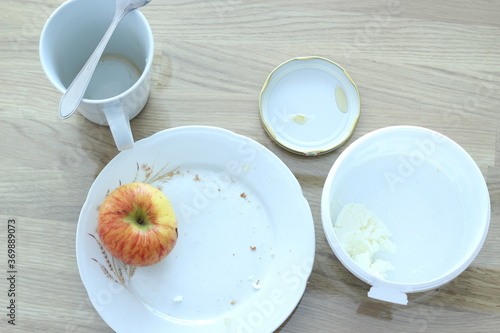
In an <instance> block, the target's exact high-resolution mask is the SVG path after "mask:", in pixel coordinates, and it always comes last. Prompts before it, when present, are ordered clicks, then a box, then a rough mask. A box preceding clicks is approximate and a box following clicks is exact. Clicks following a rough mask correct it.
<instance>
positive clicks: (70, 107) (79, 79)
mask: <svg viewBox="0 0 500 333" xmlns="http://www.w3.org/2000/svg"><path fill="white" fill-rule="evenodd" d="M150 1H151V0H115V15H114V17H113V21H111V24H110V26H109V28H108V30H107V31H106V33H105V34H104V36H103V37H102V39H101V41H100V42H99V44H98V45H97V47H96V49H95V50H94V53H92V55H91V56H90V58H89V59H88V60H87V62H86V63H85V65H84V66H83V68H82V69H81V70H80V73H78V75H77V76H76V77H75V79H74V80H73V82H72V83H71V85H70V86H69V87H68V90H66V93H64V95H63V97H62V98H61V102H60V103H59V116H60V117H61V119H67V118H69V117H70V116H71V115H72V114H73V113H75V111H76V109H77V108H78V105H80V102H81V101H82V98H83V95H84V94H85V91H86V90H87V87H88V85H89V82H90V79H91V78H92V75H93V74H94V71H95V69H96V67H97V64H98V63H99V59H101V56H102V53H103V52H104V49H105V48H106V45H108V42H109V39H110V38H111V36H112V35H113V32H114V31H115V29H116V27H117V26H118V23H120V21H121V19H122V18H124V17H125V15H127V14H128V13H129V12H131V11H133V10H134V9H137V8H140V7H143V6H145V5H147V4H148V3H149V2H150Z"/></svg>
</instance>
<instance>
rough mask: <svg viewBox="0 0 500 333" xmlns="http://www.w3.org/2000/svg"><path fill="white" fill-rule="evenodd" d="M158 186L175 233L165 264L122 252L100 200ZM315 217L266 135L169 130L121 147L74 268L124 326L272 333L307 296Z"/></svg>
mask: <svg viewBox="0 0 500 333" xmlns="http://www.w3.org/2000/svg"><path fill="white" fill-rule="evenodd" d="M134 181H138V182H147V183H151V184H153V185H154V186H156V187H158V188H159V189H160V190H162V191H163V192H164V193H165V194H166V195H167V197H168V198H169V199H170V201H171V203H172V206H173V207H174V210H175V212H176V215H177V219H178V231H179V238H178V241H177V244H176V246H175V248H174V250H173V251H172V252H171V253H170V254H169V256H167V258H166V259H164V260H163V261H161V262H160V263H158V264H156V265H153V266H149V267H138V268H133V267H130V266H126V265H124V264H123V263H121V262H120V261H118V260H117V259H114V258H113V257H112V256H111V255H110V254H109V253H107V252H106V251H105V250H104V248H103V247H102V245H101V243H100V241H99V237H98V235H97V232H96V226H97V215H98V207H99V205H100V204H101V203H102V201H103V200H104V198H105V197H106V195H107V194H108V193H109V192H110V191H112V190H114V189H115V188H116V187H118V186H119V185H120V184H126V183H131V182H134ZM314 252H315V236H314V224H313V219H312V215H311V210H310V208H309V205H308V203H307V201H306V199H305V198H304V196H303V194H302V190H301V188H300V185H299V183H298V182H297V180H296V178H295V177H294V175H293V174H292V172H291V171H290V170H289V169H288V168H287V166H286V165H285V164H284V163H283V162H282V161H281V160H280V159H279V158H278V157H276V156H275V155H274V154H273V153H272V152H271V151H269V150H268V149H266V148H265V147H263V146H262V145H260V144H259V143H257V142H255V141H253V140H251V139H249V138H247V137H244V136H241V135H237V134H235V133H233V132H230V131H227V130H223V129H220V128H214V127H204V126H189V127H179V128H174V129H168V130H165V131H162V132H159V133H157V134H155V135H153V136H151V137H149V138H146V139H144V140H141V141H139V142H137V143H136V144H135V146H134V148H132V149H130V150H126V151H123V152H121V153H119V154H118V155H117V156H116V157H115V158H114V159H113V160H112V161H111V162H110V163H109V164H108V165H107V166H106V167H105V168H104V169H103V170H102V172H101V173H100V174H99V176H98V177H97V178H96V180H95V182H94V184H93V185H92V187H91V188H90V191H89V194H88V197H87V200H86V202H85V204H84V205H83V208H82V211H81V213H80V217H79V220H78V228H77V236H76V254H77V261H78V269H79V271H80V276H81V278H82V281H83V284H84V285H85V287H86V289H87V292H88V295H89V297H90V300H91V302H92V304H93V305H94V307H95V309H96V310H97V312H98V313H99V314H100V315H101V317H102V318H103V319H104V320H105V321H106V323H107V324H108V325H109V326H110V327H111V328H112V329H114V330H115V331H117V332H176V333H182V332H186V333H188V332H189V333H194V332H204V333H206V332H217V333H219V332H242V333H243V332H245V333H250V332H272V331H274V330H275V329H276V328H278V327H279V326H280V325H281V324H282V323H283V322H284V321H285V320H286V319H287V317H288V316H289V315H290V314H291V313H292V311H293V310H294V308H295V307H296V306H297V304H298V302H299V301H300V299H301V297H302V295H303V293H304V290H305V287H306V283H307V279H308V278H309V275H310V273H311V270H312V265H313V261H314Z"/></svg>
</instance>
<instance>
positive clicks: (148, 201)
mask: <svg viewBox="0 0 500 333" xmlns="http://www.w3.org/2000/svg"><path fill="white" fill-rule="evenodd" d="M97 233H98V234H99V237H100V239H101V242H102V244H103V245H104V247H105V248H106V249H107V250H108V251H109V253H111V254H112V255H113V256H114V257H115V258H117V259H119V260H121V261H122V262H123V263H125V264H128V265H131V266H140V267H142V266H150V265H154V264H156V263H158V262H160V261H161V260H163V259H164V258H165V257H166V256H167V255H168V254H169V253H170V252H171V251H172V249H173V248H174V246H175V243H176V242H177V219H176V217H175V214H174V210H173V208H172V205H171V204H170V201H169V200H168V198H167V197H166V196H165V195H164V194H163V193H162V192H161V191H160V190H158V189H157V188H156V187H154V186H152V185H149V184H146V183H130V184H126V185H121V186H120V187H118V188H116V189H115V190H114V191H113V192H111V193H110V194H109V195H108V196H107V197H106V199H105V200H104V202H103V203H102V205H101V207H100V208H99V217H98V221H97Z"/></svg>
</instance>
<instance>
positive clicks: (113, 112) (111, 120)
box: [104, 102, 134, 151]
mask: <svg viewBox="0 0 500 333" xmlns="http://www.w3.org/2000/svg"><path fill="white" fill-rule="evenodd" d="M104 114H105V115H106V119H107V121H108V125H109V128H110V129H111V134H113V139H115V144H116V147H118V150H119V151H123V150H126V149H130V148H132V147H133V146H134V138H133V136H132V129H131V128H130V119H129V118H128V117H127V116H126V115H125V112H124V110H123V107H122V105H121V103H119V102H116V103H112V104H111V105H106V104H105V106H104Z"/></svg>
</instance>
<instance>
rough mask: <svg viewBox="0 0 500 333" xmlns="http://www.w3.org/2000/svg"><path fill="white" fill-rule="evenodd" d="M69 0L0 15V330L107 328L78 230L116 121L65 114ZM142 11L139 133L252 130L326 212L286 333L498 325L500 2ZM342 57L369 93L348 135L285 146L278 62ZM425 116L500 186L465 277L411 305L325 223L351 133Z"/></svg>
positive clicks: (223, 1) (10, 5) (110, 149)
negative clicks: (268, 95)
mask: <svg viewBox="0 0 500 333" xmlns="http://www.w3.org/2000/svg"><path fill="white" fill-rule="evenodd" d="M62 2H63V1H62V0H44V1H41V0H27V1H23V2H19V1H13V0H5V1H3V6H2V7H3V9H2V11H1V14H0V22H1V23H0V26H1V34H0V41H1V43H0V59H1V63H0V64H1V80H0V88H1V89H0V110H1V123H0V128H1V132H0V133H1V134H0V137H1V139H0V156H1V163H0V170H1V172H0V193H1V224H2V228H0V229H1V230H2V232H1V233H2V235H0V244H1V245H0V253H2V256H1V258H3V259H2V260H1V262H0V267H2V270H3V271H4V273H3V274H2V276H3V277H6V278H8V277H9V275H8V273H7V271H8V262H7V260H8V257H7V255H8V243H7V237H8V236H7V235H8V226H7V225H8V223H9V220H15V225H16V233H15V236H16V270H17V273H16V274H17V275H16V281H15V292H16V295H15V302H16V320H15V324H16V325H15V326H13V325H10V324H8V322H7V321H8V320H9V318H8V316H7V314H8V312H9V310H8V309H7V306H9V302H10V299H11V297H9V296H8V290H9V288H10V287H11V286H10V281H8V280H7V279H6V278H2V279H0V295H1V296H0V308H1V309H3V310H1V311H0V313H1V316H0V318H2V319H1V323H0V331H1V332H33V331H37V332H111V331H112V330H111V329H110V328H109V327H108V326H107V325H106V323H105V322H104V321H103V320H102V319H101V317H100V316H99V314H98V313H97V312H96V310H95V309H94V308H93V306H92V305H91V303H90V301H89V298H88V296H87V293H86V291H85V288H84V286H83V284H82V282H81V280H80V276H79V273H78V269H77V264H76V257H75V233H76V227H77V221H78V216H79V213H80V209H81V208H82V205H83V203H84V201H85V198H86V195H87V192H88V190H89V188H90V186H91V184H92V183H93V181H94V179H95V178H96V176H97V175H98V174H99V172H100V171H101V170H102V169H103V167H104V166H105V165H106V164H107V163H108V162H109V161H110V160H111V159H112V158H113V157H114V156H116V155H117V153H118V151H117V149H116V147H115V145H114V142H113V139H112V137H111V134H110V131H109V129H108V128H107V127H104V126H99V125H95V124H94V123H91V122H90V121H88V120H86V119H85V118H84V117H83V116H81V115H80V114H76V115H75V116H73V117H71V118H70V119H68V120H64V121H63V120H61V119H59V117H58V113H57V106H58V102H59V99H60V97H61V95H60V93H59V92H58V91H57V90H56V89H55V88H54V87H53V86H52V85H51V84H50V83H49V81H48V80H47V78H46V77H45V75H44V73H43V71H42V68H41V65H40V61H39V56H38V42H39V37H40V32H41V30H42V28H43V25H44V23H45V21H46V20H47V18H48V16H49V15H50V14H51V13H52V12H53V11H54V10H55V9H56V8H57V7H58V6H59V5H61V3H62ZM142 12H143V13H144V15H145V16H146V18H147V19H148V20H149V22H150V25H151V27H152V30H153V33H154V36H155V58H154V62H153V69H152V71H153V72H152V73H153V75H152V87H151V94H150V98H149V102H148V104H147V106H146V108H145V109H144V110H143V112H142V113H141V114H140V115H139V116H138V117H136V118H135V119H134V120H132V122H131V125H132V130H133V133H134V136H135V139H136V140H140V139H143V138H146V137H148V136H150V135H152V134H154V133H156V132H158V131H161V130H164V129H168V128H172V127H177V126H183V125H211V126H218V127H222V128H226V129H229V130H231V131H234V132H236V133H239V134H242V135H245V136H248V137H250V138H252V139H255V140H256V141H258V142H260V143H261V144H263V145H264V146H265V147H267V148H269V149H270V150H271V151H272V152H274V153H275V154H276V155H277V156H278V157H279V158H280V159H282V160H283V161H284V163H285V164H286V165H287V166H288V167H289V168H290V169H291V170H292V172H293V173H294V174H295V176H296V177H297V179H298V181H299V183H300V185H301V186H302V188H303V191H304V195H305V197H306V198H307V200H308V201H309V204H310V207H311V210H312V213H313V217H314V223H315V232H316V258H315V263H314V268H313V272H312V274H311V276H310V279H309V282H308V284H307V289H306V291H305V294H304V296H303V298H302V300H301V302H300V303H299V305H298V306H297V308H296V310H295V311H294V312H293V313H292V314H291V315H290V317H289V318H288V319H287V320H286V321H285V322H284V323H283V325H282V326H281V327H280V329H279V330H278V332H283V333H284V332H449V331H453V332H493V331H498V329H499V327H500V255H499V254H500V205H499V200H500V133H499V132H500V122H499V116H498V114H499V112H500V97H499V96H500V52H499V45H500V19H499V18H500V2H499V1H486V0H480V1H465V0H461V1H450V0H443V1H429V0H424V1H406V0H405V1H400V0H376V1H368V0H360V1H335V0H334V1H332V0H328V1H327V0H311V1H295V0H287V1H284V0H268V1H263V0H254V1H241V0H209V1H200V0H198V1H194V0H188V1H181V0H169V1H161V0H153V1H152V2H151V3H150V4H149V5H148V6H146V7H145V8H143V9H142ZM310 55H316V56H322V57H326V58H329V59H331V60H333V61H335V62H337V63H339V64H341V65H342V66H343V67H344V68H345V69H346V70H347V71H348V72H349V74H350V75H351V76H352V78H353V80H354V81H355V82H356V84H357V85H358V88H359V92H360V96H361V118H360V120H359V122H358V125H357V127H356V129H355V132H354V134H353V136H352V137H351V138H350V139H349V141H348V142H347V143H346V144H345V145H343V146H342V147H340V148H339V149H337V150H336V151H334V152H332V153H330V154H327V155H324V156H321V157H315V158H306V157H300V156H297V155H294V154H291V153H288V152H286V151H284V150H283V149H282V148H280V147H278V146H277V145H276V144H275V143H274V142H273V141H272V140H271V139H270V138H269V137H268V136H267V134H266V133H265V131H264V129H263V127H262V126H261V123H260V118H259V106H258V103H259V93H260V90H261V88H262V85H263V83H264V81H265V80H266V78H267V76H268V74H269V73H270V72H271V71H272V70H273V69H274V68H275V67H276V66H277V65H279V64H280V63H282V62H284V61H286V60H288V59H290V58H293V57H298V56H310ZM402 124H407V125H418V126H424V127H427V128H431V129H433V130H437V131H439V132H441V133H443V134H445V135H447V136H449V137H450V138H452V139H453V140H455V141H456V142H458V143H459V144H460V145H461V146H462V147H463V148H465V149H466V150H467V151H468V153H469V154H470V155H471V156H472V157H473V158H474V160H475V161H476V163H477V164H478V165H479V167H480V169H481V171H482V173H483V175H484V177H485V179H486V181H487V184H488V188H489V191H490V196H491V206H492V207H491V208H492V217H491V224H490V229H489V234H488V237H487V239H486V241H485V244H484V246H483V248H482V250H481V252H480V253H479V255H478V256H477V258H476V259H475V260H474V261H473V263H472V264H471V266H470V267H469V268H467V270H466V271H465V272H463V273H462V274H461V275H460V276H459V277H457V278H456V279H454V280H453V281H452V282H450V283H449V284H447V285H445V286H443V287H441V288H439V290H432V291H428V292H423V293H418V294H411V295H410V296H409V305H407V306H402V305H394V304H389V303H384V302H380V301H376V300H372V299H369V298H368V297H367V296H366V293H367V291H368V289H369V286H368V285H366V284H364V283H363V282H361V281H360V280H358V279H357V278H356V277H354V276H353V275H352V274H351V273H350V272H349V271H347V269H346V268H344V267H343V266H342V265H341V264H340V262H339V261H338V260H337V258H336V257H335V256H334V254H333V253H332V251H331V250H330V247H329V246H328V243H327V241H326V238H325V235H324V233H323V229H322V226H321V217H320V196H321V191H322V187H323V184H324V181H325V179H326V176H327V173H328V171H329V169H330V168H331V166H332V164H333V163H334V161H335V159H336V158H337V157H338V156H339V154H340V153H341V152H342V151H343V150H344V149H345V147H347V145H348V144H349V143H351V142H353V140H355V139H357V138H359V137H360V136H362V135H363V134H366V133H368V132H370V131H372V130H375V129H378V128H381V127H385V126H390V125H402Z"/></svg>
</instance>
